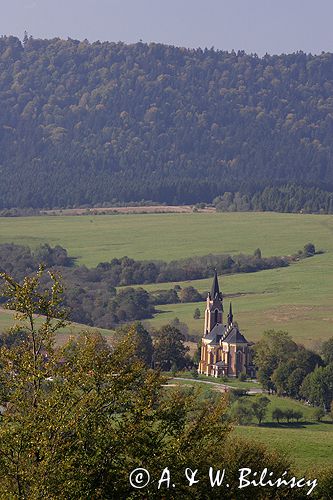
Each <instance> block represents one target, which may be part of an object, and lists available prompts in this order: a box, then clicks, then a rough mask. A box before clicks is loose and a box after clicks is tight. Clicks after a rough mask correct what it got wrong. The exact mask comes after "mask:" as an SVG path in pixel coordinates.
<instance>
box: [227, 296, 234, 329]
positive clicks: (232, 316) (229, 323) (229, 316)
mask: <svg viewBox="0 0 333 500" xmlns="http://www.w3.org/2000/svg"><path fill="white" fill-rule="evenodd" d="M233 321H234V315H233V314H232V304H231V302H230V305H229V314H228V326H230V325H232V323H233Z"/></svg>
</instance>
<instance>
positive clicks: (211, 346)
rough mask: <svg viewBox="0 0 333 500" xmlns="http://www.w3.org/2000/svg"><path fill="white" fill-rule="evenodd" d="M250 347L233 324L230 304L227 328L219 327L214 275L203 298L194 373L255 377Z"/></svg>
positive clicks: (219, 295)
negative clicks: (204, 302)
mask: <svg viewBox="0 0 333 500" xmlns="http://www.w3.org/2000/svg"><path fill="white" fill-rule="evenodd" d="M251 345H253V344H252V343H251V342H248V341H247V339H246V338H245V337H244V335H243V334H242V333H241V332H240V330H239V328H238V324H237V323H236V322H235V321H234V317H233V312H232V304H231V302H230V307H229V314H228V316H227V324H223V295H222V293H221V292H220V288H219V282H218V277H217V272H216V271H215V274H214V280H213V285H212V289H211V292H210V293H208V296H207V306H206V311H205V325H204V335H203V337H202V342H201V359H200V363H199V369H198V372H199V373H201V374H204V375H208V376H211V377H219V376H226V377H238V375H239V374H240V373H245V374H246V375H247V376H248V377H251V378H253V377H255V368H254V365H253V362H252V353H251Z"/></svg>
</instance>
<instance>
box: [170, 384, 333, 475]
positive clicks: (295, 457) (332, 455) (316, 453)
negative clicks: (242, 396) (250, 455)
mask: <svg viewBox="0 0 333 500" xmlns="http://www.w3.org/2000/svg"><path fill="white" fill-rule="evenodd" d="M206 380H208V379H206ZM213 381H214V380H212V382H213ZM227 383H228V384H229V382H227ZM170 384H171V385H175V384H177V385H184V386H187V387H188V386H191V387H198V386H200V387H201V388H202V390H203V391H204V392H205V391H214V390H218V384H217V383H216V384H210V385H208V384H204V382H201V381H193V380H190V379H189V380H186V381H185V380H179V379H178V380H177V379H172V380H170ZM243 384H244V383H243ZM215 385H216V387H214V386H215ZM236 385H237V382H236ZM249 388H250V387H249ZM248 397H249V398H255V397H256V396H248ZM268 397H269V399H270V400H271V403H270V404H269V406H268V411H267V416H266V418H265V422H264V423H263V424H262V425H261V426H258V425H247V426H241V425H240V426H235V427H234V432H235V433H236V435H238V436H241V437H244V438H246V439H249V440H254V441H256V442H261V443H263V444H265V445H267V446H268V447H269V448H271V447H272V448H275V449H276V450H278V451H280V452H282V453H285V454H286V455H287V456H288V457H289V459H290V460H291V461H292V462H293V464H294V466H295V469H296V470H298V471H299V472H304V471H306V470H310V469H320V468H321V467H325V466H329V465H330V466H332V465H333V423H332V421H331V420H330V419H329V417H326V418H325V419H324V421H322V422H317V421H316V420H315V419H314V408H312V407H310V406H307V405H304V404H302V403H300V402H298V401H294V400H292V399H289V398H281V397H278V396H268ZM277 407H278V408H281V409H283V410H286V409H292V410H299V411H301V412H302V413H303V416H304V418H303V419H302V420H304V421H302V422H299V423H298V424H296V423H291V424H287V423H282V424H280V425H278V424H277V423H276V422H275V421H273V419H272V412H273V410H274V408H277Z"/></svg>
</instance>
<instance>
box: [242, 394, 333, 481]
mask: <svg viewBox="0 0 333 500" xmlns="http://www.w3.org/2000/svg"><path fill="white" fill-rule="evenodd" d="M251 397H253V396H251ZM270 399H271V404H270V405H269V410H268V413H267V422H269V423H268V424H265V425H263V426H260V427H258V426H246V427H245V426H238V427H236V429H235V431H236V433H237V434H238V435H241V436H243V437H246V438H249V439H254V440H256V441H260V442H262V443H264V444H266V445H269V446H270V447H271V446H272V447H273V448H276V449H277V450H279V451H282V452H283V453H286V454H287V455H288V456H289V457H290V458H291V459H292V460H293V462H294V463H295V466H296V468H298V469H299V470H300V471H304V470H306V469H311V468H314V469H315V468H319V467H321V466H326V465H331V466H332V465H333V424H332V421H330V420H329V419H328V418H326V419H325V420H324V421H323V422H317V421H315V420H314V417H313V412H314V409H313V408H311V407H308V406H306V405H303V404H302V403H299V402H297V401H293V400H291V399H288V398H279V397H278V396H270ZM276 407H279V408H281V409H286V408H291V409H293V410H300V411H301V412H302V413H303V415H304V419H305V423H303V422H301V423H300V424H298V425H295V424H291V425H287V424H281V425H277V424H274V423H272V411H273V410H274V408H276Z"/></svg>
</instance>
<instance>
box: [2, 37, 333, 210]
mask: <svg viewBox="0 0 333 500" xmlns="http://www.w3.org/2000/svg"><path fill="white" fill-rule="evenodd" d="M332 96H333V54H331V53H323V54H321V55H318V56H313V55H308V54H305V53H302V52H298V53H295V54H289V55H280V56H269V55H266V56H264V57H262V58H259V57H257V56H256V55H247V54H245V53H244V52H237V53H235V52H224V51H214V50H213V49H209V50H208V49H205V50H201V49H196V50H194V49H183V48H177V47H172V46H166V45H161V44H154V43H152V44H149V45H147V44H144V43H137V44H133V45H125V44H123V43H109V42H104V43H100V42H95V43H93V44H90V43H88V42H87V41H83V42H80V41H77V40H70V39H69V40H67V41H65V40H61V39H53V40H39V39H36V40H35V39H33V38H31V37H30V38H26V39H25V40H24V43H21V42H20V40H19V39H18V38H16V37H1V38H0V106H1V108H0V109H1V114H0V172H1V183H0V209H4V208H12V207H20V208H24V207H32V208H55V207H72V206H82V205H89V206H93V205H98V204H103V203H106V204H107V203H109V204H112V203H115V202H121V203H126V202H138V201H140V200H151V201H152V202H158V203H167V204H171V205H173V204H193V203H198V202H211V201H212V200H213V198H215V197H216V196H219V195H223V193H225V192H231V193H233V195H232V196H234V194H235V193H239V196H241V197H243V198H242V199H243V202H242V203H241V204H240V205H239V206H240V208H237V204H236V205H235V207H236V209H259V210H260V209H263V210H265V209H267V208H265V207H266V205H267V206H269V209H270V210H282V211H284V210H287V211H289V210H290V211H296V210H297V211H298V210H300V209H302V208H303V206H304V205H306V203H307V197H308V195H309V196H310V198H311V200H312V199H313V200H314V201H313V202H312V201H311V203H310V204H309V203H308V208H307V209H308V210H309V211H311V210H313V211H319V210H322V211H324V212H331V211H333V197H332V195H331V193H332V191H333V165H332V161H333V155H332V147H333V146H332V133H333V97H332ZM266 188H269V189H270V190H271V191H268V192H267V190H266V195H265V196H266V202H267V203H266V202H265V203H266V205H263V203H262V200H263V195H262V193H263V192H264V190H265V189H266ZM300 189H301V191H300ZM286 190H287V194H286ZM267 193H268V194H267ZM270 193H273V194H270ZM281 193H282V194H281ZM295 193H296V194H295ZM300 193H301V195H300ZM311 193H312V194H311ZM314 193H315V194H314ZM237 196H238V195H237ZM283 196H284V198H283ZM282 198H283V200H284V199H285V198H287V201H288V203H287V201H283V203H282V202H281V199H282ZM293 198H295V199H296V198H298V201H297V202H296V201H294V202H293ZM299 198H302V200H301V201H299ZM232 203H233V202H231V209H232V206H233V205H232ZM281 203H282V204H281ZM242 207H243V208H242Z"/></svg>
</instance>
